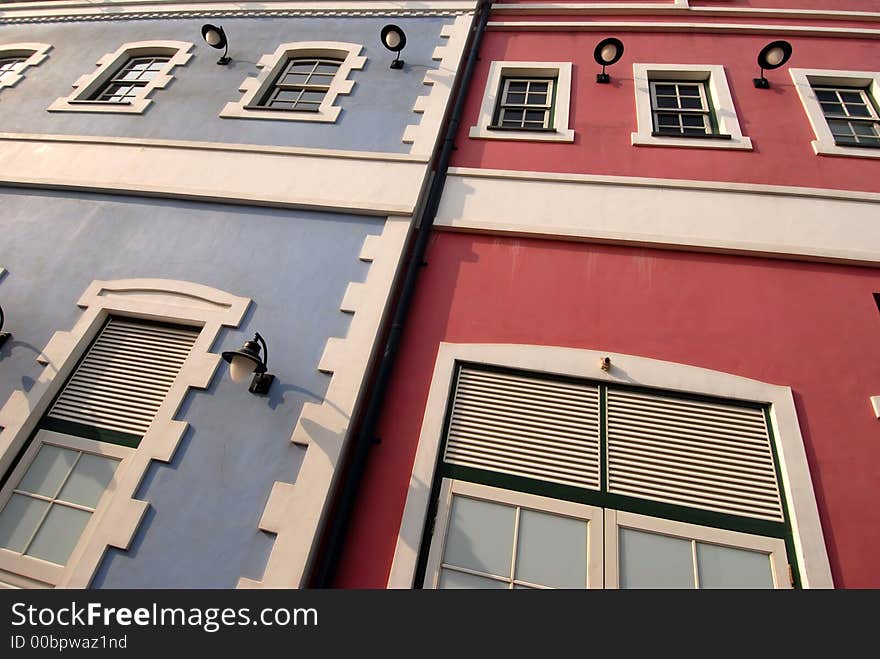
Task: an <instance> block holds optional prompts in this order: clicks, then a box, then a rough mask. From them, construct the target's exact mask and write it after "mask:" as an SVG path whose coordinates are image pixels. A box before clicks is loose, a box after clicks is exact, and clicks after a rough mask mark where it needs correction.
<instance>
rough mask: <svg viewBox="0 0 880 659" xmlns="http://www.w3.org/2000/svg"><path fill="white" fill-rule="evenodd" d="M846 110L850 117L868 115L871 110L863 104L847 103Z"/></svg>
mask: <svg viewBox="0 0 880 659" xmlns="http://www.w3.org/2000/svg"><path fill="white" fill-rule="evenodd" d="M846 111H847V112H849V116H851V117H870V116H871V112H870V111H869V110H868V108H867V107H866V106H864V105H851V104H849V103H847V105H846Z"/></svg>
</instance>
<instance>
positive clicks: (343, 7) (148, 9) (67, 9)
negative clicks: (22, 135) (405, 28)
mask: <svg viewBox="0 0 880 659" xmlns="http://www.w3.org/2000/svg"><path fill="white" fill-rule="evenodd" d="M676 1H678V0H676ZM475 5H476V2H475V1H474V0H428V1H427V2H420V1H418V0H404V1H403V2H389V1H385V2H374V1H372V0H353V1H352V0H349V1H343V2H334V3H332V5H329V6H328V3H326V2H320V1H315V0H306V1H302V0H263V1H262V2H255V1H253V0H251V1H245V2H236V3H234V4H232V3H229V2H225V1H224V0H203V1H201V2H198V1H196V2H185V1H179V0H104V1H103V2H100V3H94V2H87V1H86V2H83V1H72V2H20V3H3V5H2V10H0V24H2V23H47V22H58V21H64V22H71V21H112V20H144V19H158V18H175V17H185V18H203V17H204V18H214V19H217V18H223V17H230V18H231V17H242V18H256V17H272V18H287V17H335V16H339V17H357V16H364V17H374V16H389V17H390V16H415V17H422V16H450V15H455V14H461V13H466V12H468V11H471V10H473V8H474V6H475Z"/></svg>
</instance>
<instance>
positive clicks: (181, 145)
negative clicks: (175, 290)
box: [0, 133, 429, 166]
mask: <svg viewBox="0 0 880 659" xmlns="http://www.w3.org/2000/svg"><path fill="white" fill-rule="evenodd" d="M2 141H9V142H62V143H63V142H69V143H71V144H98V145H100V144H112V145H116V146H133V147H167V148H169V149H188V150H191V151H207V152H210V151H229V152H230V153H252V154H264V153H268V154H274V155H289V156H318V157H321V158H349V159H351V160H367V161H372V160H377V161H387V162H419V163H426V162H428V161H429V157H428V156H417V155H411V154H408V153H391V152H389V151H348V150H343V149H322V148H314V147H305V146H275V145H272V144H236V143H234V142H198V141H194V140H165V139H155V138H151V137H111V136H109V135H51V134H43V133H0V142H2ZM203 157H204V158H206V159H208V158H214V157H215V156H214V155H213V154H211V153H205V154H204V155H203ZM207 164H208V161H207V160H206V161H205V166H207Z"/></svg>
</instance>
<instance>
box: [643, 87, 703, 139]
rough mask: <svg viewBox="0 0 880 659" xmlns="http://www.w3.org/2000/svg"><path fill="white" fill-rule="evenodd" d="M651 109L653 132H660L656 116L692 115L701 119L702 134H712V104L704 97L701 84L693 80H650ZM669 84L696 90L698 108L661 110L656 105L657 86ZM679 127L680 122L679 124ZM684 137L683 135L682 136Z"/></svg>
mask: <svg viewBox="0 0 880 659" xmlns="http://www.w3.org/2000/svg"><path fill="white" fill-rule="evenodd" d="M649 84H650V86H651V107H652V109H653V113H652V115H651V116H652V118H653V119H654V131H655V132H660V121H659V117H658V116H657V115H658V114H677V115H694V116H700V117H701V118H702V119H703V133H705V134H706V135H711V134H712V104H711V103H709V99H708V97H707V96H706V86H705V85H704V84H703V83H702V82H697V81H693V80H651V81H650V83H649ZM663 84H670V85H675V86H676V89H677V88H678V85H693V86H694V87H696V88H697V92H698V95H699V98H700V107H699V109H697V108H661V107H659V106H658V105H657V85H663ZM679 125H680V126H681V125H682V124H681V122H679ZM682 136H684V135H682ZM670 137H676V134H674V133H670Z"/></svg>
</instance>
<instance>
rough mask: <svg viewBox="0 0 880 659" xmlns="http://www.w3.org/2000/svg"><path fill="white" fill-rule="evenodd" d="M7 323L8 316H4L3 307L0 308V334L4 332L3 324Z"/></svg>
mask: <svg viewBox="0 0 880 659" xmlns="http://www.w3.org/2000/svg"><path fill="white" fill-rule="evenodd" d="M5 322H6V316H5V315H4V314H3V307H0V332H2V331H3V324H4V323H5Z"/></svg>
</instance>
